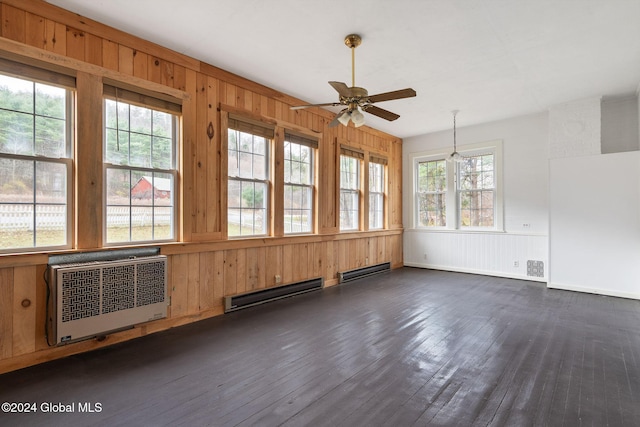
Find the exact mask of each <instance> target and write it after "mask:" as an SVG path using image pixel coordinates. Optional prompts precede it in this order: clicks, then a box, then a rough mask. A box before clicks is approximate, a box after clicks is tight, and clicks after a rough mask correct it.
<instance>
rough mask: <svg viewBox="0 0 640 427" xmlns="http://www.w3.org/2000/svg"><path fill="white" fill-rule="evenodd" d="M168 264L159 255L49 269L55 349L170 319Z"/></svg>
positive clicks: (51, 335) (49, 324)
mask: <svg viewBox="0 0 640 427" xmlns="http://www.w3.org/2000/svg"><path fill="white" fill-rule="evenodd" d="M166 263H167V257H166V256H164V255H158V256H150V257H139V258H138V257H132V258H131V259H121V260H109V261H93V262H81V263H68V264H54V265H49V274H48V285H49V300H48V307H47V311H48V313H47V340H48V341H49V344H50V345H60V344H67V343H70V342H74V341H80V340H83V339H90V338H94V337H100V336H104V335H106V334H107V333H112V332H114V331H117V330H122V329H127V328H131V327H133V326H134V325H136V324H138V323H143V322H148V321H150V320H156V319H161V318H164V317H167V267H166ZM52 341H53V342H52Z"/></svg>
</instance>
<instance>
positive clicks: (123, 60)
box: [118, 45, 133, 76]
mask: <svg viewBox="0 0 640 427" xmlns="http://www.w3.org/2000/svg"><path fill="white" fill-rule="evenodd" d="M118 71H120V72H121V73H122V74H127V75H129V76H133V49H131V48H130V47H127V46H122V45H120V46H118Z"/></svg>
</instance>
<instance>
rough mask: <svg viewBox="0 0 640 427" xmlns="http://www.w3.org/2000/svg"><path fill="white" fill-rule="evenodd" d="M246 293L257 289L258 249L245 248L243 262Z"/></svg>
mask: <svg viewBox="0 0 640 427" xmlns="http://www.w3.org/2000/svg"><path fill="white" fill-rule="evenodd" d="M245 271H246V272H245V275H246V291H253V290H254V289H257V288H258V248H257V247H256V248H247V250H246V260H245Z"/></svg>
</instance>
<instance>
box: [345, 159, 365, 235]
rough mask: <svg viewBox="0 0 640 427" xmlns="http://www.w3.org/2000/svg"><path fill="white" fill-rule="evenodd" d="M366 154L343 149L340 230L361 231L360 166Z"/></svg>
mask: <svg viewBox="0 0 640 427" xmlns="http://www.w3.org/2000/svg"><path fill="white" fill-rule="evenodd" d="M363 159H364V154H363V153H361V152H358V151H354V150H350V149H348V148H341V154H340V230H359V229H360V168H361V166H360V164H361V163H362V160H363Z"/></svg>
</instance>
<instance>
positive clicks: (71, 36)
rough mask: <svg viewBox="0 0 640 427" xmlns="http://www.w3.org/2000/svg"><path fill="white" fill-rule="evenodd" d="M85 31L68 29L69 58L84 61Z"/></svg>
mask: <svg viewBox="0 0 640 427" xmlns="http://www.w3.org/2000/svg"><path fill="white" fill-rule="evenodd" d="M84 39H85V37H84V31H81V30H78V29H77V28H72V27H67V56H69V57H71V58H75V59H78V60H80V61H84V45H85V43H84Z"/></svg>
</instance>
